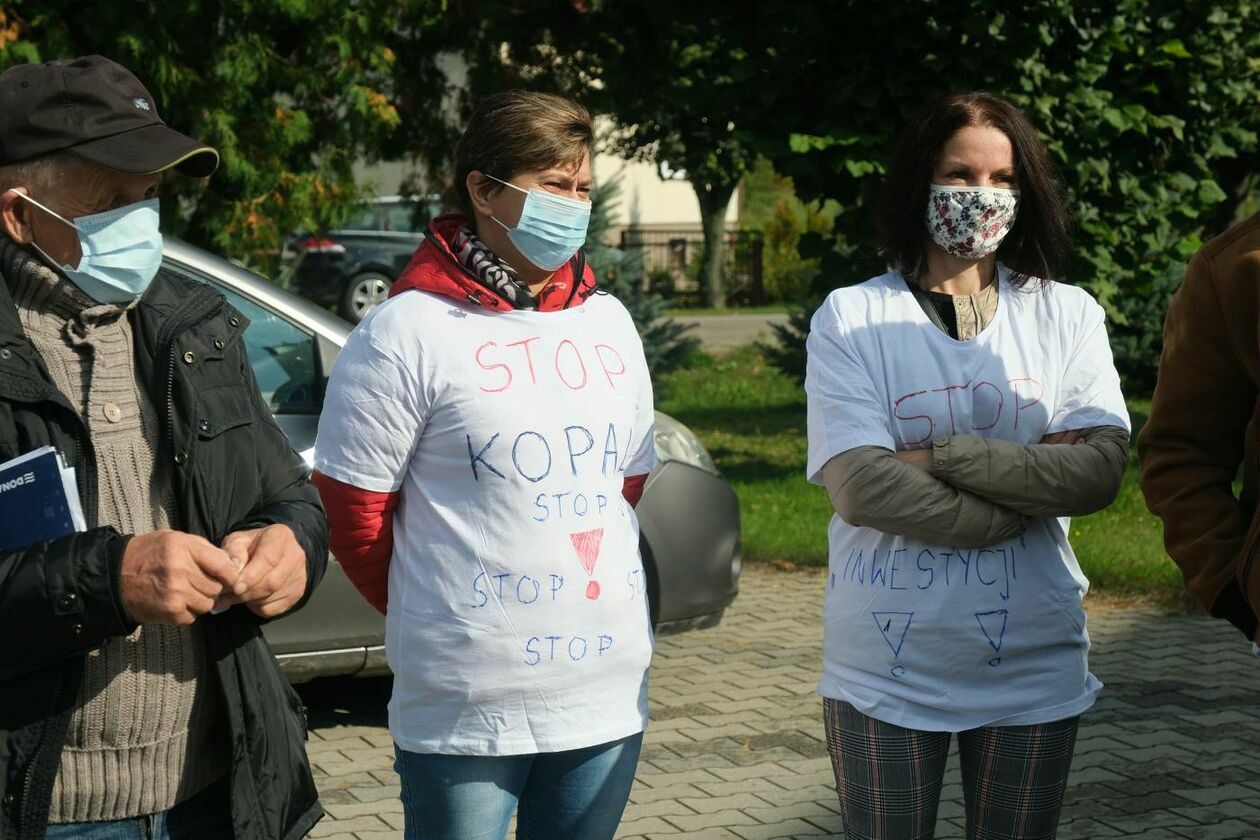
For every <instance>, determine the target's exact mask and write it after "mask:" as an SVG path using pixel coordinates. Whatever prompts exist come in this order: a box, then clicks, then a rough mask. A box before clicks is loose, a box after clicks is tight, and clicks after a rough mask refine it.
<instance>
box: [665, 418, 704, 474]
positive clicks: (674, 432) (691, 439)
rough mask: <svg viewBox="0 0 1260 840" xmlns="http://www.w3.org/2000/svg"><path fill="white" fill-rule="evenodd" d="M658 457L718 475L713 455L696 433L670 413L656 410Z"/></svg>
mask: <svg viewBox="0 0 1260 840" xmlns="http://www.w3.org/2000/svg"><path fill="white" fill-rule="evenodd" d="M655 444H656V458H657V460H658V461H662V462H664V461H677V462H678V463H680V464H686V465H687V466H690V467H696V468H697V469H701V470H704V471H705V472H707V473H711V474H713V475H718V474H719V473H718V468H717V464H715V463H713V456H711V455H710V454H709V451H708V450H707V449H705V448H704V444H702V443H701V442H700V439H699V438H698V437H696V436H695V433H694V432H692V431H691V429H688V428H687V427H686V426H684V425H683V424H682V423H679V422H678V421H677V420H675V419H674V418H673V417H670V416H669V415H668V414H662V413H661V412H659V411H658V412H656V439H655Z"/></svg>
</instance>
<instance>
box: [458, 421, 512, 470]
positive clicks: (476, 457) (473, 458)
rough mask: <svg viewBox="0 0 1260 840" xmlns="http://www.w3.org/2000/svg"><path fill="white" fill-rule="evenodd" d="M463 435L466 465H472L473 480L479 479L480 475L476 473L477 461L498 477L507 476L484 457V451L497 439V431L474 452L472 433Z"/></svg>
mask: <svg viewBox="0 0 1260 840" xmlns="http://www.w3.org/2000/svg"><path fill="white" fill-rule="evenodd" d="M464 437H465V438H466V439H467V441H468V465H469V466H470V467H472V474H473V481H481V476H479V475H478V474H477V464H478V462H480V463H481V464H482V465H483V466H485V468H486V469H488V470H490V472H492V473H494V474H495V475H497V476H498V477H499V478H507V476H505V475H504V474H503V473H501V472H499V471H498V470H496V469H495V468H494V466H493V465H492V464H491V463H490V462H489V461H487V460H486V458H485V455H486V452H488V451H489V450H490V447H492V446H494V442H495V441H496V440H498V439H499V433H498V432H495V433H494V437H492V438H490V440H489V441H488V442H487V443H486V445H485V446H483V447H481V451H480V452H477V453H475V454H474V453H473V443H472V435H464Z"/></svg>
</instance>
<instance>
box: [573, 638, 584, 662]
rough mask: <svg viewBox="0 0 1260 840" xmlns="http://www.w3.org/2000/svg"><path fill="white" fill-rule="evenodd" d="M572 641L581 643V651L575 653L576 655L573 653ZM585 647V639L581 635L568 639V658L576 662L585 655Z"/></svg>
mask: <svg viewBox="0 0 1260 840" xmlns="http://www.w3.org/2000/svg"><path fill="white" fill-rule="evenodd" d="M574 642H581V643H582V652H581V653H579V654H577V655H576V656H575V655H574V654H573V643H574ZM586 648H587V644H586V639H583V638H582V637H581V636H574V637H573V638H572V639H569V659H570V660H572V661H574V662H578V661H580V660H582V659H583V658H585V657H586Z"/></svg>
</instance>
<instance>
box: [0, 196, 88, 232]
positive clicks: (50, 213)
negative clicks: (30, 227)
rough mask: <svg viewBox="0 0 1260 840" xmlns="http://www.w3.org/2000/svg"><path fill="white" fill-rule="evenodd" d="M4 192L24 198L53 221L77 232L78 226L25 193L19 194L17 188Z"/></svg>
mask: <svg viewBox="0 0 1260 840" xmlns="http://www.w3.org/2000/svg"><path fill="white" fill-rule="evenodd" d="M5 192H11V193H13V194H14V195H16V196H19V197H20V198H24V199H26V200H27V201H29V202H30V203H31V204H34V205H35V206H36V207H38V208H39V209H40V210H43V211H44V212H45V213H47V214H48V215H50V216H52V217H53V218H54V219H56V220H57V221H59V222H61V223H62V224H66V225H69V226H70V227H72V228H74V229H75V230H78V229H79V226H78V225H76V224H75V223H74V222H72V221H70V220H69V219H67V218H66V217H65V216H63V215H61V214H60V213H58V212H57V211H56V210H53V209H52V208H50V207H48V206H47V205H45V204H42V203H40V202H38V201H36V200H35V199H33V198H31V197H30V196H29V195H27V194H26V193H24V192H19V191H18V188H17V187H9V188H8V189H7V190H5Z"/></svg>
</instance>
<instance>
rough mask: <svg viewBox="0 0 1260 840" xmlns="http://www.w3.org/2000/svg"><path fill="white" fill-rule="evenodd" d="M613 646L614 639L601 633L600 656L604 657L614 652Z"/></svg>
mask: <svg viewBox="0 0 1260 840" xmlns="http://www.w3.org/2000/svg"><path fill="white" fill-rule="evenodd" d="M612 645H613V637H612V636H605V635H603V634H602V633H601V634H600V637H599V655H600V656H603V655H604V654H605V653H607V652H608V651H610V650H612Z"/></svg>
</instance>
